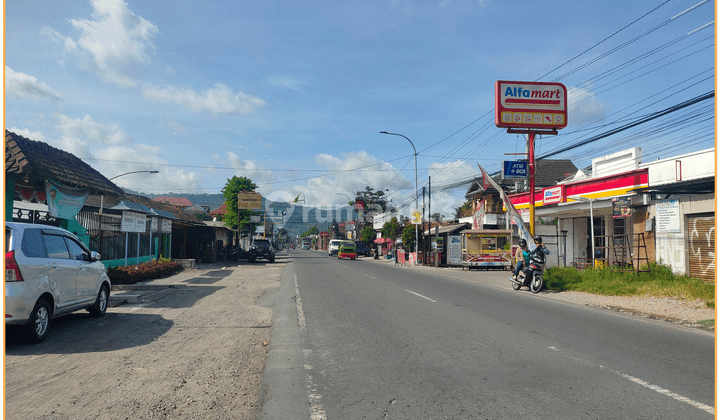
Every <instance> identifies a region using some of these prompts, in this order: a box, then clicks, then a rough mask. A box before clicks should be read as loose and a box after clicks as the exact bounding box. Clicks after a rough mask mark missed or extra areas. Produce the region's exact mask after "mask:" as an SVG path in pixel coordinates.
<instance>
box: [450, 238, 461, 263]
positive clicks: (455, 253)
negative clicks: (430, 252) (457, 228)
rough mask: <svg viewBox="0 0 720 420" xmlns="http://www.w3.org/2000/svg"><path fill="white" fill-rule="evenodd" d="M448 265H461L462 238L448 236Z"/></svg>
mask: <svg viewBox="0 0 720 420" xmlns="http://www.w3.org/2000/svg"><path fill="white" fill-rule="evenodd" d="M448 264H450V265H462V237H461V236H460V235H448Z"/></svg>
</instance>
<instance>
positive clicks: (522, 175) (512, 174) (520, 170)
mask: <svg viewBox="0 0 720 420" xmlns="http://www.w3.org/2000/svg"><path fill="white" fill-rule="evenodd" d="M502 174H503V176H502V177H503V179H527V177H528V163H527V162H516V161H511V160H505V161H503V172H502Z"/></svg>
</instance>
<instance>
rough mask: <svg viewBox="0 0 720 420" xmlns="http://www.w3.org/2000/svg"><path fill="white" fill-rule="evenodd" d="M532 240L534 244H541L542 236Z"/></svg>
mask: <svg viewBox="0 0 720 420" xmlns="http://www.w3.org/2000/svg"><path fill="white" fill-rule="evenodd" d="M534 239H535V242H537V243H539V244H541V243H542V236H540V235H537V236H536V237H535V238H534Z"/></svg>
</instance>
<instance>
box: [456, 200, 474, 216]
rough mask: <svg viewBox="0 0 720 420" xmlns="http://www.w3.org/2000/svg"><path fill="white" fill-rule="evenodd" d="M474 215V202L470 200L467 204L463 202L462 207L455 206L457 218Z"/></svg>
mask: <svg viewBox="0 0 720 420" xmlns="http://www.w3.org/2000/svg"><path fill="white" fill-rule="evenodd" d="M467 216H472V202H470V201H468V202H466V203H465V204H463V205H462V206H461V207H456V208H455V218H456V219H459V218H461V217H467Z"/></svg>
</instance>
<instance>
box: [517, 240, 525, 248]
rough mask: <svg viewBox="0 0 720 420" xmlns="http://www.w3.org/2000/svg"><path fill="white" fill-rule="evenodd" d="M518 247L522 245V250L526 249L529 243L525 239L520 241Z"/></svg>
mask: <svg viewBox="0 0 720 420" xmlns="http://www.w3.org/2000/svg"><path fill="white" fill-rule="evenodd" d="M518 245H520V248H525V247H526V246H527V241H526V240H525V239H520V242H518Z"/></svg>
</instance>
